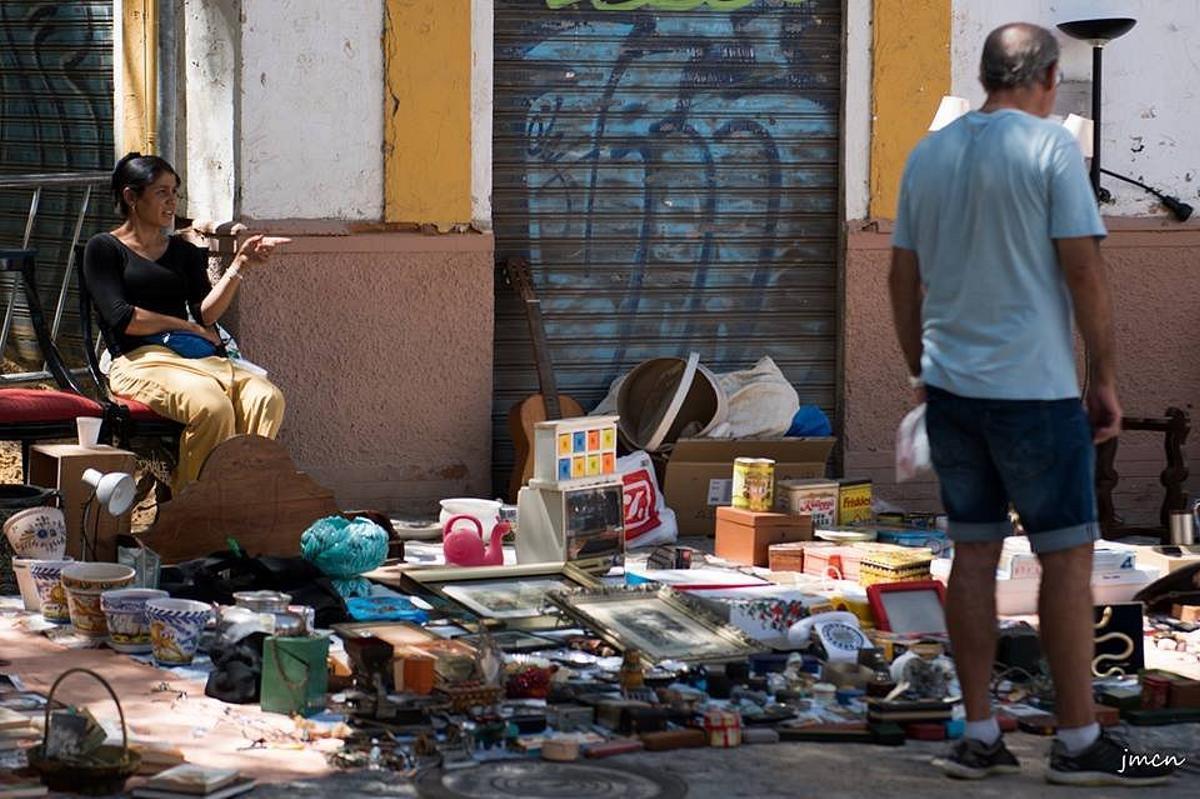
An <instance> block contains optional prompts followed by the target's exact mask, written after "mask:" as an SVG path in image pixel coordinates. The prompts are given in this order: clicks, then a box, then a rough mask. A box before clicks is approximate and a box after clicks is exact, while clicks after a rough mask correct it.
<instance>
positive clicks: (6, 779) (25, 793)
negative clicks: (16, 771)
mask: <svg viewBox="0 0 1200 799" xmlns="http://www.w3.org/2000/svg"><path fill="white" fill-rule="evenodd" d="M49 792H50V790H49V789H48V788H47V787H46V786H45V785H42V784H41V783H40V782H38V781H37V780H34V779H29V778H28V777H17V776H14V775H12V774H5V773H0V799H26V797H35V796H45V795H46V794H48V793H49Z"/></svg>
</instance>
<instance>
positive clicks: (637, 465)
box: [617, 451, 679, 549]
mask: <svg viewBox="0 0 1200 799" xmlns="http://www.w3.org/2000/svg"><path fill="white" fill-rule="evenodd" d="M617 473H618V474H620V475H621V481H622V482H623V483H624V484H625V547H626V548H627V549H636V548H639V547H653V546H659V545H660V544H673V543H675V540H676V539H677V538H679V523H678V521H677V520H676V518H675V511H673V510H671V509H670V508H668V507H667V503H666V502H665V501H664V500H663V495H662V491H660V490H659V488H658V478H657V477H655V475H654V463H653V461H651V460H650V456H649V455H647V454H646V453H645V452H640V451H639V452H634V453H633V454H631V455H626V456H625V457H624V458H617Z"/></svg>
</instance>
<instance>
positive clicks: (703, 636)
mask: <svg viewBox="0 0 1200 799" xmlns="http://www.w3.org/2000/svg"><path fill="white" fill-rule="evenodd" d="M550 601H551V602H552V603H554V604H555V605H557V606H558V607H559V608H561V609H562V610H563V612H564V613H566V614H567V615H568V616H570V617H571V618H573V619H575V620H576V621H578V622H579V623H580V624H581V625H583V626H584V627H587V628H589V629H590V630H592V631H593V632H594V633H596V634H597V635H599V636H600V637H602V638H604V639H605V640H606V641H608V642H609V643H610V644H612V645H613V646H615V647H617V648H618V649H622V650H625V649H637V650H639V651H641V652H642V653H643V654H644V655H645V656H646V657H647V658H648V659H650V660H652V661H663V660H677V661H680V662H682V663H715V662H721V661H729V660H741V659H742V658H745V657H747V656H749V655H753V654H756V653H759V652H765V651H766V648H765V647H763V646H761V645H760V644H758V643H756V642H754V641H752V640H750V639H749V638H747V637H746V635H745V634H744V633H742V631H741V630H739V629H737V628H736V627H732V626H730V625H728V624H726V623H724V622H722V621H721V620H720V619H719V618H717V617H716V616H714V615H713V614H712V612H711V611H710V610H709V609H708V608H707V607H705V606H704V605H702V604H701V603H699V602H698V601H696V600H695V599H692V598H691V597H688V596H686V595H683V594H680V593H677V592H676V591H673V590H672V589H670V588H659V587H657V586H638V587H636V588H626V587H620V588H594V589H585V588H583V589H568V590H558V591H555V592H553V593H552V594H551V595H550Z"/></svg>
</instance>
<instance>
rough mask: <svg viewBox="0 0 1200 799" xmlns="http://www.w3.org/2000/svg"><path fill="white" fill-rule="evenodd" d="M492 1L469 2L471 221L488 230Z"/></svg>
mask: <svg viewBox="0 0 1200 799" xmlns="http://www.w3.org/2000/svg"><path fill="white" fill-rule="evenodd" d="M494 15H495V2H494V0H471V222H472V224H474V225H475V227H477V228H478V229H480V230H491V229H492V81H493V74H494V70H493V49H494V48H493V36H494Z"/></svg>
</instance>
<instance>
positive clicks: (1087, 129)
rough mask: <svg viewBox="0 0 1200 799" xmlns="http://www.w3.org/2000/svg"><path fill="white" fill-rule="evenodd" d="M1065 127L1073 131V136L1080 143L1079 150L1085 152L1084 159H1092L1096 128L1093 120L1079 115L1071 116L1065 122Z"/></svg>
mask: <svg viewBox="0 0 1200 799" xmlns="http://www.w3.org/2000/svg"><path fill="white" fill-rule="evenodd" d="M1063 127H1064V128H1066V129H1067V130H1069V131H1071V135H1072V136H1074V137H1075V141H1077V142H1079V149H1081V150H1083V157H1084V158H1091V157H1092V131H1093V130H1094V128H1095V125H1094V124H1093V123H1092V120H1090V119H1088V118H1087V117H1081V116H1079V114H1071V115H1070V116H1068V117H1067V119H1066V121H1065V122H1063Z"/></svg>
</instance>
